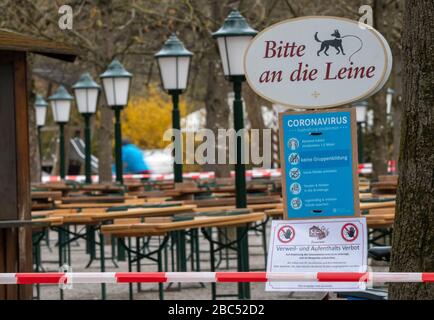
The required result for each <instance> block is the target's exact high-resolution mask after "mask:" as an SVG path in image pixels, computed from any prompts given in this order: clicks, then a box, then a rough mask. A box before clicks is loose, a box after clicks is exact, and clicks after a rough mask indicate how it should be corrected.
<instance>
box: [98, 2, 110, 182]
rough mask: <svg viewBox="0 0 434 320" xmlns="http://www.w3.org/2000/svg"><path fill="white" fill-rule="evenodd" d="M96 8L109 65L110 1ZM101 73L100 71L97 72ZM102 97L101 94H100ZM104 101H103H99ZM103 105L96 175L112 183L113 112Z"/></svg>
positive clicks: (100, 110) (101, 180)
mask: <svg viewBox="0 0 434 320" xmlns="http://www.w3.org/2000/svg"><path fill="white" fill-rule="evenodd" d="M98 6H99V7H100V9H101V13H102V16H103V19H104V25H105V29H104V38H105V39H106V42H105V43H104V47H105V52H106V55H107V58H108V59H107V61H106V64H105V65H108V63H110V60H111V59H112V55H113V51H114V49H113V41H114V40H113V29H112V28H113V27H112V22H111V15H112V7H111V3H110V1H100V2H99V3H98ZM97 72H99V73H100V72H101V70H97ZM102 95H103V93H102ZM100 101H104V102H105V99H101V100H100ZM104 102H103V103H100V104H99V112H100V116H101V117H100V127H99V128H98V133H97V136H98V151H99V152H98V174H99V181H100V182H112V159H113V152H112V138H113V111H112V110H111V109H109V108H108V107H107V106H105V105H104Z"/></svg>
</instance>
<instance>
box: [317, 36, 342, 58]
mask: <svg viewBox="0 0 434 320" xmlns="http://www.w3.org/2000/svg"><path fill="white" fill-rule="evenodd" d="M331 36H332V37H335V38H334V39H331V40H324V41H321V40H320V39H319V38H318V32H317V33H315V40H316V41H318V42H319V43H321V48H320V49H319V50H318V52H317V53H316V54H317V55H318V56H319V54H320V53H321V52H322V51H324V54H325V55H326V56H328V54H327V52H328V50H329V48H330V46H331V47H334V48H335V49H336V51H337V52H336V54H340V53H341V52H342V54H343V55H345V52H344V47H343V46H342V37H341V34H340V33H339V31H338V30H335V31H334V32H333V33H332V34H331Z"/></svg>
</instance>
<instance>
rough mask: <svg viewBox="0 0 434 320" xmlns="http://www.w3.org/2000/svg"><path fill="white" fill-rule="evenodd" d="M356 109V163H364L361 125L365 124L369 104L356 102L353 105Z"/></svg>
mask: <svg viewBox="0 0 434 320" xmlns="http://www.w3.org/2000/svg"><path fill="white" fill-rule="evenodd" d="M353 105H354V106H355V107H356V121H357V147H358V148H357V153H358V161H359V164H360V163H364V160H365V159H364V155H363V125H364V124H365V123H366V116H367V112H368V107H369V103H368V101H366V100H363V101H358V102H355V103H354V104H353Z"/></svg>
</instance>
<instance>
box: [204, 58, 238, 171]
mask: <svg viewBox="0 0 434 320" xmlns="http://www.w3.org/2000/svg"><path fill="white" fill-rule="evenodd" d="M214 56H215V59H218V56H217V54H216V53H214ZM223 81H224V78H223V75H222V74H221V70H219V68H218V67H216V63H215V60H214V61H213V59H210V61H209V62H208V81H207V88H206V95H205V109H206V127H207V128H208V129H211V130H212V131H213V132H214V134H215V137H216V151H215V155H216V161H217V160H218V158H217V155H218V152H219V151H218V150H219V148H220V149H221V148H225V146H219V145H218V143H217V132H218V129H227V128H228V126H229V114H230V112H231V111H230V108H229V105H228V102H227V96H228V92H227V89H226V86H225V84H224V83H223ZM227 147H229V148H231V147H233V146H227ZM227 150H228V149H227V148H225V153H226V154H227ZM205 170H210V171H215V174H216V177H219V178H220V177H229V176H230V166H229V165H227V164H215V165H205Z"/></svg>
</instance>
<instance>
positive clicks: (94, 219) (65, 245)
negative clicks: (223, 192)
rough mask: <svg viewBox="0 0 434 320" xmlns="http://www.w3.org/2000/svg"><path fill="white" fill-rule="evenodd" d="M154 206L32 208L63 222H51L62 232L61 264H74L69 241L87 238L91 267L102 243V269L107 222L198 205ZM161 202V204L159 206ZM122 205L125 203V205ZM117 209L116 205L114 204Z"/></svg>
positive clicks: (37, 214) (169, 213) (183, 210)
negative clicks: (80, 227) (79, 227)
mask: <svg viewBox="0 0 434 320" xmlns="http://www.w3.org/2000/svg"><path fill="white" fill-rule="evenodd" d="M151 205H153V206H154V207H148V208H126V209H125V210H114V211H109V210H110V209H109V208H105V209H85V210H79V209H58V210H48V211H43V212H40V211H36V212H32V216H34V217H35V218H37V217H39V219H35V220H36V221H38V220H41V219H49V220H50V221H52V222H53V221H55V219H56V218H58V219H59V218H60V219H61V223H60V219H59V220H58V222H59V223H56V224H52V225H50V227H51V229H53V230H54V231H57V232H58V239H59V240H58V250H59V265H63V264H64V263H68V264H69V265H71V251H70V248H69V245H70V243H71V242H74V241H76V240H78V239H84V240H86V244H87V248H86V249H87V253H89V254H90V260H89V262H88V264H87V266H86V268H87V267H89V266H90V265H91V263H92V262H93V261H94V260H95V259H96V250H95V245H98V246H99V249H100V250H99V251H100V270H101V272H104V271H105V260H106V258H105V253H104V244H105V241H104V236H103V235H102V233H101V232H100V228H101V226H102V225H103V224H106V223H109V222H112V221H113V220H115V219H122V218H141V219H144V218H146V217H159V216H173V215H176V214H179V213H189V212H190V213H193V209H194V208H196V206H194V205H180V204H179V203H174V204H155V203H154V204H151ZM158 206H160V207H158ZM121 208H122V207H121ZM112 209H113V208H112ZM116 209H118V208H116ZM77 225H83V226H84V228H82V229H81V230H78V231H74V230H71V229H70V226H77ZM95 233H96V234H99V241H97V240H96V239H95ZM111 259H112V261H113V263H114V264H115V265H116V263H115V261H114V260H113V259H114V251H113V247H112V257H111ZM101 292H102V298H103V299H105V297H106V291H105V284H101ZM60 294H61V299H62V298H63V292H62V290H61V291H60Z"/></svg>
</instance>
